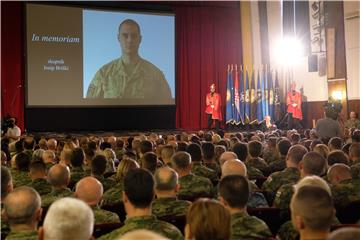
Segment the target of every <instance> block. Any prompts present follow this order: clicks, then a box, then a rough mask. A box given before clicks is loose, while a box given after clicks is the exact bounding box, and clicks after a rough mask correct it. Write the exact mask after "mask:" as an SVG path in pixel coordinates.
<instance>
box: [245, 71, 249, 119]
mask: <svg viewBox="0 0 360 240" xmlns="http://www.w3.org/2000/svg"><path fill="white" fill-rule="evenodd" d="M245 74H246V78H245V79H244V80H245V83H244V85H245V89H244V93H245V118H244V120H245V123H249V122H250V87H249V74H248V71H247V70H246V73H245Z"/></svg>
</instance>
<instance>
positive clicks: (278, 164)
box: [269, 156, 286, 173]
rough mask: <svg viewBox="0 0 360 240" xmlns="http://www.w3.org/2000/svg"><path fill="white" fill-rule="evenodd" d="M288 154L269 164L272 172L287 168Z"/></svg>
mask: <svg viewBox="0 0 360 240" xmlns="http://www.w3.org/2000/svg"><path fill="white" fill-rule="evenodd" d="M285 159H286V156H280V158H278V159H277V160H275V161H273V162H272V163H270V164H269V169H270V173H273V172H278V171H282V170H284V169H285V168H286V162H285Z"/></svg>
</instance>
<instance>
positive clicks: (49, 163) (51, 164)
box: [45, 162, 55, 170]
mask: <svg viewBox="0 0 360 240" xmlns="http://www.w3.org/2000/svg"><path fill="white" fill-rule="evenodd" d="M45 165H46V169H47V170H49V169H50V168H51V167H52V166H54V165H55V163H52V162H48V163H45Z"/></svg>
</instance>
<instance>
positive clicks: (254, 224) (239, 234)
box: [230, 212, 272, 240]
mask: <svg viewBox="0 0 360 240" xmlns="http://www.w3.org/2000/svg"><path fill="white" fill-rule="evenodd" d="M271 236H272V233H271V231H270V229H269V227H268V226H267V225H266V223H265V222H264V221H262V220H261V219H259V218H257V217H254V216H250V215H249V214H248V213H247V212H240V213H235V214H232V215H231V238H230V239H234V240H235V239H261V238H268V237H271Z"/></svg>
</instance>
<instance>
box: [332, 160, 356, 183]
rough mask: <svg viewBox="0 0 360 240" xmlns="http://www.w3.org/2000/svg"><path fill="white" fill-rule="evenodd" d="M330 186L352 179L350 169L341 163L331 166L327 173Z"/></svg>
mask: <svg viewBox="0 0 360 240" xmlns="http://www.w3.org/2000/svg"><path fill="white" fill-rule="evenodd" d="M327 177H328V179H329V181H330V183H331V184H338V183H340V182H341V181H344V180H348V179H352V176H351V170H350V167H349V166H347V165H346V164H343V163H336V164H334V165H332V166H331V167H330V168H329V170H328V173H327Z"/></svg>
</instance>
